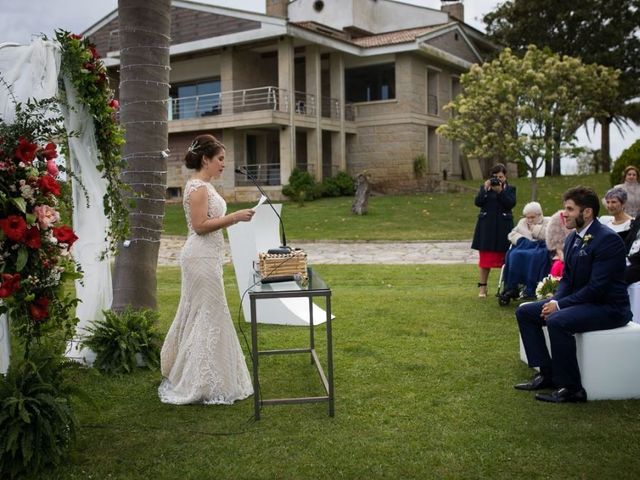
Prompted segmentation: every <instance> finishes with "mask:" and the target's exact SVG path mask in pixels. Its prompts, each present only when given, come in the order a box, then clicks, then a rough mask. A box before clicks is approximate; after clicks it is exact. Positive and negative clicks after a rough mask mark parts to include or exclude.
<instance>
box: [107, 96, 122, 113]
mask: <svg viewBox="0 0 640 480" xmlns="http://www.w3.org/2000/svg"><path fill="white" fill-rule="evenodd" d="M109 106H110V107H111V108H113V109H114V110H118V109H119V108H120V102H118V100H116V99H115V98H112V99H111V100H110V101H109Z"/></svg>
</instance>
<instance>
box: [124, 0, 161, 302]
mask: <svg viewBox="0 0 640 480" xmlns="http://www.w3.org/2000/svg"><path fill="white" fill-rule="evenodd" d="M118 17H119V21H120V31H119V38H120V61H121V63H120V104H121V109H120V121H121V122H122V124H123V126H124V128H125V145H124V152H123V155H124V159H125V160H126V162H127V167H126V172H124V173H123V180H124V182H125V183H127V184H128V185H129V186H130V187H131V190H132V192H130V193H129V194H128V195H129V196H134V195H136V196H138V198H136V199H135V200H134V201H133V202H132V206H131V207H130V213H129V221H130V225H131V231H130V234H129V240H128V241H126V242H124V244H122V245H120V252H119V254H118V256H117V257H116V261H115V266H114V275H113V285H114V288H113V305H112V308H113V309H114V310H118V311H119V310H123V309H124V308H125V307H126V306H127V305H131V306H132V307H134V308H136V309H140V308H151V309H155V308H156V267H157V263H158V250H159V247H160V235H161V232H162V225H163V217H164V199H165V191H166V170H167V162H166V159H165V158H164V156H163V154H162V152H163V151H164V150H166V148H167V142H168V124H167V120H168V117H167V103H166V102H167V99H168V97H169V45H170V33H171V1H170V0H154V1H153V2H149V1H148V0H118Z"/></svg>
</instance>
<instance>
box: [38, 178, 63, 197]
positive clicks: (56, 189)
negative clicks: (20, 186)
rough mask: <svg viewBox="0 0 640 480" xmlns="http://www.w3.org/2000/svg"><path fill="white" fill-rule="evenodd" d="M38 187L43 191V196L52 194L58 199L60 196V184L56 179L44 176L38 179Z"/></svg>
mask: <svg viewBox="0 0 640 480" xmlns="http://www.w3.org/2000/svg"><path fill="white" fill-rule="evenodd" d="M38 187H39V188H40V190H41V191H42V193H43V195H46V194H47V193H49V192H51V193H53V194H54V195H55V196H56V197H59V196H60V184H59V183H58V182H56V179H55V178H53V177H52V176H51V175H43V176H41V177H40V178H38Z"/></svg>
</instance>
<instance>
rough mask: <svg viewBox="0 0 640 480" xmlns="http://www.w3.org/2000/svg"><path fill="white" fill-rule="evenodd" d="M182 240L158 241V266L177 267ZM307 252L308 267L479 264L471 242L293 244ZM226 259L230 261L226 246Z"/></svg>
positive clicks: (168, 239) (169, 238)
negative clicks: (334, 265) (309, 264)
mask: <svg viewBox="0 0 640 480" xmlns="http://www.w3.org/2000/svg"><path fill="white" fill-rule="evenodd" d="M183 243H184V237H180V236H164V237H162V241H161V242H160V256H159V259H158V263H159V264H160V265H173V266H177V265H178V258H179V255H180V249H181V248H182V244H183ZM290 245H291V246H292V247H294V248H301V249H302V250H304V251H305V252H307V257H308V259H309V263H311V264H316V265H317V264H354V263H362V264H375V263H386V264H399V265H402V264H405V265H406V264H449V263H469V264H477V263H478V252H476V251H475V250H471V247H470V245H471V242H468V241H467V242H440V241H434V242H403V243H398V242H394V243H388V242H346V243H342V242H292V243H291V244H290ZM225 259H226V261H227V262H230V261H231V257H230V255H229V246H228V245H227V248H226V254H225Z"/></svg>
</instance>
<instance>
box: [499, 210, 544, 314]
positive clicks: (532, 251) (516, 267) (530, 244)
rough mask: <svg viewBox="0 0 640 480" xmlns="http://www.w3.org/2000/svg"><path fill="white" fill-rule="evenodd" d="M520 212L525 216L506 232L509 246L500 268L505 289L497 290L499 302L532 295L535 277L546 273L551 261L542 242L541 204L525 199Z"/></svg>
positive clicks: (534, 287) (541, 276)
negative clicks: (502, 268)
mask: <svg viewBox="0 0 640 480" xmlns="http://www.w3.org/2000/svg"><path fill="white" fill-rule="evenodd" d="M522 214H523V215H524V218H522V219H521V220H520V221H519V222H518V224H517V225H516V226H515V227H514V229H513V230H511V232H510V233H509V235H508V238H509V241H510V242H511V244H512V247H511V249H510V250H509V251H508V252H507V256H506V261H505V265H504V270H503V272H502V279H503V283H504V290H503V293H502V294H500V303H501V304H503V303H504V304H507V303H509V300H510V299H512V298H518V297H520V296H522V297H524V298H531V297H534V296H535V289H536V285H537V284H538V281H540V279H541V278H543V277H544V276H545V275H547V273H548V272H549V268H550V264H551V262H550V257H549V252H548V250H547V245H546V244H545V242H544V238H545V232H546V228H547V223H548V219H545V218H544V216H543V215H542V207H541V206H540V204H539V203H538V202H531V203H527V204H526V205H525V206H524V208H523V209H522ZM521 285H522V287H523V290H522V294H521V293H520V286H521Z"/></svg>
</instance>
